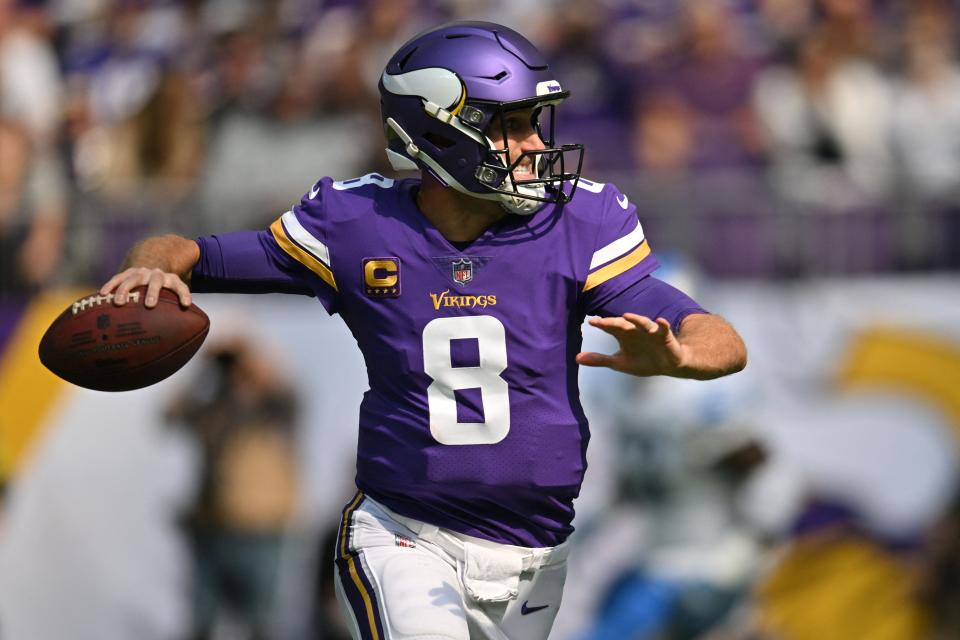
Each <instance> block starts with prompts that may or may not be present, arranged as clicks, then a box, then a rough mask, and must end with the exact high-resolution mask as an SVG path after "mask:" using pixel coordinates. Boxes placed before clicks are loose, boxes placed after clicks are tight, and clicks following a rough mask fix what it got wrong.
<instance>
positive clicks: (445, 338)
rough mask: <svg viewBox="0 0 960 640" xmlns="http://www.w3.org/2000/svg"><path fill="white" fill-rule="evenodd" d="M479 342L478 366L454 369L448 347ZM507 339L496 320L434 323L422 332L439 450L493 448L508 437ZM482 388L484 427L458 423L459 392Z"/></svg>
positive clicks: (457, 319) (479, 318)
mask: <svg viewBox="0 0 960 640" xmlns="http://www.w3.org/2000/svg"><path fill="white" fill-rule="evenodd" d="M462 338H474V339H476V340H477V345H478V349H479V351H480V366H478V367H454V366H453V363H452V362H451V355H450V351H451V349H450V341H451V340H455V339H462ZM506 368H507V338H506V331H505V330H504V328H503V323H502V322H500V321H499V320H497V319H496V318H494V317H493V316H457V317H452V318H435V319H433V320H431V321H430V322H428V323H427V326H425V327H424V328H423V370H424V372H426V374H427V375H428V376H430V377H431V378H432V379H433V382H432V383H430V386H428V387H427V404H428V406H429V410H430V433H431V434H432V435H433V437H434V438H435V439H436V440H437V442H439V443H441V444H495V443H497V442H500V441H501V440H503V439H504V438H505V437H506V436H507V432H509V431H510V399H509V397H508V387H507V381H506V380H504V379H503V378H501V377H500V374H501V373H503V371H504V370H505V369H506ZM474 388H479V389H480V394H481V398H482V405H483V417H484V421H483V422H457V400H456V398H455V397H454V394H453V392H454V391H455V390H457V389H474Z"/></svg>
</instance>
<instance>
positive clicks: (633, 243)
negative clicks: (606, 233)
mask: <svg viewBox="0 0 960 640" xmlns="http://www.w3.org/2000/svg"><path fill="white" fill-rule="evenodd" d="M641 242H643V227H642V226H640V221H639V220H637V228H636V229H634V230H633V231H631V232H630V233H628V234H627V235H625V236H623V237H622V238H620V239H619V240H614V241H613V242H611V243H610V244H608V245H607V246H605V247H603V248H602V249H600V250H598V251H596V252H594V254H593V260H591V261H590V269H591V270H593V269H595V268H596V267H599V266H600V265H602V264H606V263H607V262H610V261H611V260H613V259H614V258H619V257H620V256H622V255H624V254H625V253H627V252H629V251H631V250H632V249H634V248H635V247H637V246H638V245H639V244H640V243H641Z"/></svg>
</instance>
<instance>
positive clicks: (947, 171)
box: [892, 2, 960, 268]
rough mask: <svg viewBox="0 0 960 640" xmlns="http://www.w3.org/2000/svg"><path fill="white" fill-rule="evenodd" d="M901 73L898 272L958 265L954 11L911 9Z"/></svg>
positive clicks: (896, 118)
mask: <svg viewBox="0 0 960 640" xmlns="http://www.w3.org/2000/svg"><path fill="white" fill-rule="evenodd" d="M910 6H911V8H910V10H909V14H908V19H907V22H906V28H905V30H904V46H905V56H904V58H905V59H904V65H905V72H904V74H903V75H902V77H901V78H900V80H899V81H898V82H897V85H896V91H895V95H894V103H893V132H892V133H893V142H894V149H895V152H896V159H897V160H898V165H897V168H898V171H899V174H900V175H901V176H902V179H901V181H902V183H903V187H904V191H905V193H904V196H905V198H904V201H903V206H902V208H901V212H900V216H899V220H900V224H899V225H898V228H897V234H898V236H899V237H900V238H901V239H902V241H901V266H903V267H908V268H917V267H926V268H929V267H931V266H934V265H937V264H944V263H946V264H957V263H958V262H960V257H958V253H960V238H958V236H960V65H958V64H957V59H956V54H957V52H956V46H955V41H956V37H957V32H956V28H955V16H954V14H953V9H951V7H949V6H948V5H946V4H940V3H938V2H931V3H914V4H911V5H910Z"/></svg>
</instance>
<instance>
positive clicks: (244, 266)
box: [193, 178, 339, 314]
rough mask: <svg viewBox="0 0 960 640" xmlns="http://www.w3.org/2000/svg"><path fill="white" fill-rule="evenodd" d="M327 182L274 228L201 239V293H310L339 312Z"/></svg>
mask: <svg viewBox="0 0 960 640" xmlns="http://www.w3.org/2000/svg"><path fill="white" fill-rule="evenodd" d="M331 184H332V181H331V180H330V178H323V179H322V180H320V181H319V182H317V183H316V184H315V185H314V186H313V188H312V189H311V190H310V192H309V193H308V194H306V195H304V197H303V198H301V200H300V202H299V204H297V205H295V206H294V207H292V208H291V209H290V210H289V211H287V212H286V213H284V214H282V215H281V216H280V217H278V218H277V219H276V220H275V221H274V222H273V224H271V225H270V228H269V229H268V230H263V231H259V232H256V231H247V232H244V231H241V232H234V233H228V234H223V235H220V236H209V237H206V238H198V239H197V243H198V244H199V245H200V254H201V259H200V262H199V263H198V264H197V267H196V268H195V269H194V272H193V278H194V289H195V290H196V291H200V292H203V291H216V292H246V293H265V292H283V293H304V294H307V295H314V296H316V297H317V298H318V299H319V300H320V302H321V303H322V304H323V306H324V308H326V310H327V311H328V312H329V313H331V314H333V313H336V312H337V311H338V306H339V304H338V301H339V297H338V290H337V281H336V277H335V275H334V270H333V262H332V259H331V251H330V246H329V245H330V235H331V232H330V231H331V226H332V225H331V223H330V220H329V216H328V215H327V211H326V207H325V200H326V198H325V194H326V192H327V191H328V190H329V189H330V187H331Z"/></svg>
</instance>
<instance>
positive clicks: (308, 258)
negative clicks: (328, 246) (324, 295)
mask: <svg viewBox="0 0 960 640" xmlns="http://www.w3.org/2000/svg"><path fill="white" fill-rule="evenodd" d="M270 232H271V233H272V234H273V238H274V240H276V241H277V244H278V245H280V248H281V249H283V250H284V251H286V252H287V253H288V254H290V257H292V258H293V259H294V260H296V261H297V262H299V263H301V264H302V265H303V266H305V267H306V268H308V269H310V271H313V272H314V273H315V274H317V275H318V276H320V279H321V280H323V281H324V282H326V283H327V284H328V285H330V286H331V287H333V290H334V291H339V290H338V289H337V282H336V280H334V279H333V271H331V270H330V268H329V267H327V265H325V264H323V263H322V262H320V260H318V259H317V258H316V257H315V256H314V255H313V254H311V253H308V252H307V251H305V250H303V249H302V248H300V246H298V245H297V244H296V243H294V242H293V240H291V239H290V238H289V237H288V236H287V232H286V230H285V229H284V228H283V223H282V222H280V218H277V219H276V220H274V222H273V224H272V225H270Z"/></svg>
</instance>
